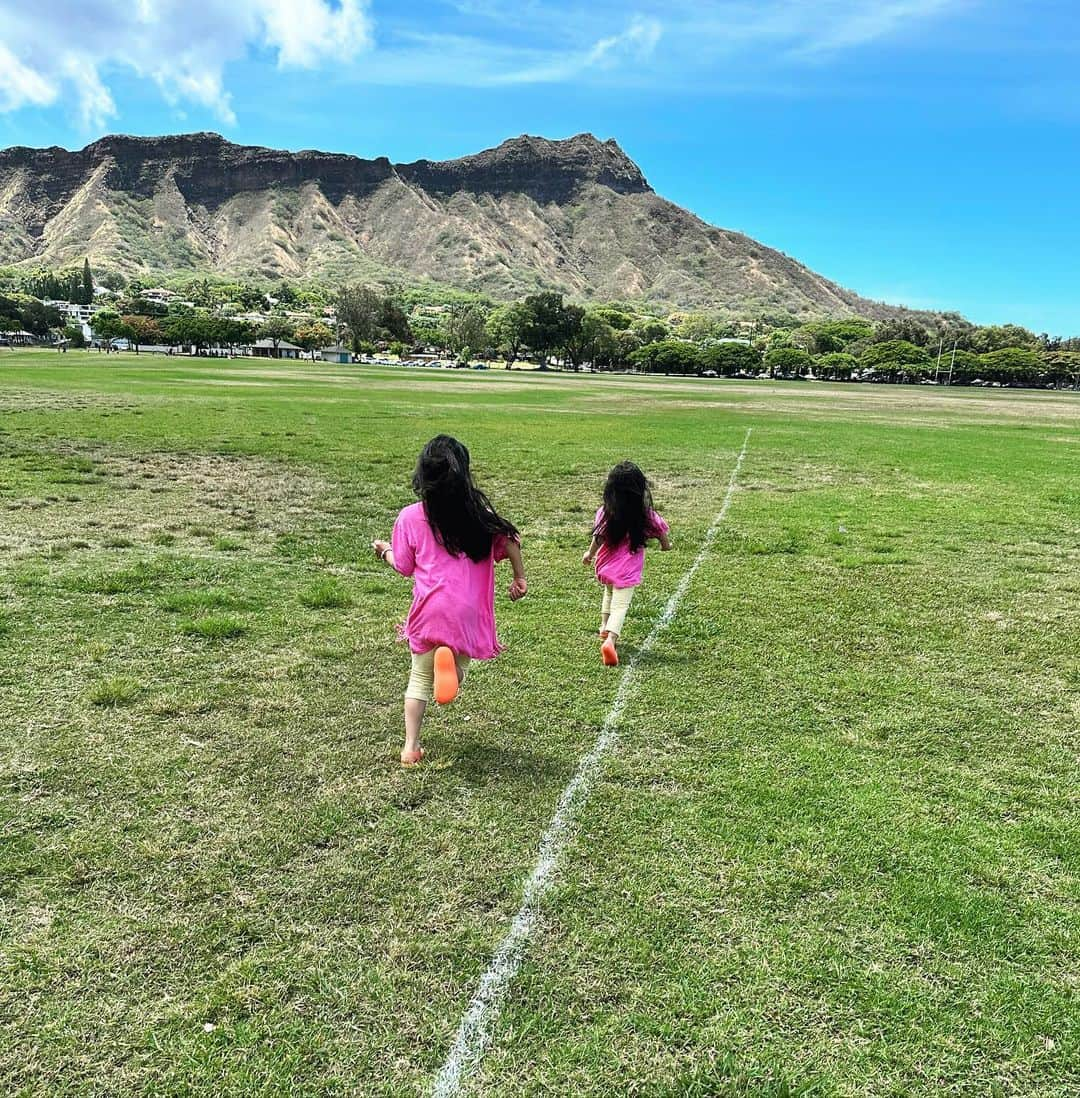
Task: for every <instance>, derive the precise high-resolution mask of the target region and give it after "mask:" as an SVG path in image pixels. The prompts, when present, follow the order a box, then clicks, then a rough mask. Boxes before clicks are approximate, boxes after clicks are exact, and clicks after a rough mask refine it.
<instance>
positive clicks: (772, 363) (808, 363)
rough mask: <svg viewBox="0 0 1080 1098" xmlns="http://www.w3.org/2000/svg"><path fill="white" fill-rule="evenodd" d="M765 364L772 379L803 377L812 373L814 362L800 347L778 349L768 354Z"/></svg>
mask: <svg viewBox="0 0 1080 1098" xmlns="http://www.w3.org/2000/svg"><path fill="white" fill-rule="evenodd" d="M764 363H765V368H766V369H767V370H768V371H769V375H770V376H771V377H801V376H802V375H803V374H805V373H808V372H809V371H810V369H811V368H812V367H813V364H814V360H813V359H812V358H811V357H810V355H809V353H808V352H807V351H803V350H800V349H799V348H798V347H776V348H774V349H773V350H770V351H768V352H767V353H766V355H765V358H764Z"/></svg>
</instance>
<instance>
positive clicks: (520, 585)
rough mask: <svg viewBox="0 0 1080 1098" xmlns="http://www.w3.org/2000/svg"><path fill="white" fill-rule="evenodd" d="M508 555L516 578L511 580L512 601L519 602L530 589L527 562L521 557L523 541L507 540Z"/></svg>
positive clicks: (510, 592)
mask: <svg viewBox="0 0 1080 1098" xmlns="http://www.w3.org/2000/svg"><path fill="white" fill-rule="evenodd" d="M506 556H507V558H508V559H509V561H510V567H511V568H512V569H513V570H514V578H513V579H512V580H511V581H510V591H509V594H510V601H511V602H517V600H518V599H523V598H524V597H525V594H526V592H527V591H528V590H529V584H528V582H527V581H526V579H525V564H524V562H523V561H522V559H521V543H520V542H517V541H515V540H514V539H513V538H509V539H508V540H507V542H506Z"/></svg>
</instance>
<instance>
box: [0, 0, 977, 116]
mask: <svg viewBox="0 0 1080 1098" xmlns="http://www.w3.org/2000/svg"><path fill="white" fill-rule="evenodd" d="M369 2H370V0H0V26H2V27H3V37H2V39H0V111H12V110H17V109H19V108H22V107H28V106H48V105H50V104H53V103H56V102H66V103H69V104H70V105H71V108H72V110H73V111H74V113H75V114H76V115H77V116H78V117H79V118H80V119H81V120H82V122H83V124H84V126H85V127H87V128H92V127H102V126H104V125H105V123H106V122H107V121H108V120H109V119H111V118H115V117H116V115H117V108H116V105H115V102H114V99H113V95H112V92H111V91H110V88H109V81H110V78H111V77H112V76H113V75H114V74H115V73H116V72H117V71H118V70H123V69H127V70H129V71H133V72H135V73H136V74H138V75H139V76H140V77H142V78H143V79H146V80H147V81H150V82H152V83H153V84H154V85H156V87H157V88H158V89H159V91H160V94H161V95H162V96H163V97H164V98H165V100H166V101H167V102H169V103H170V104H172V105H173V107H174V108H175V109H176V110H177V111H178V112H179V111H180V109H181V108H182V107H184V106H194V107H199V108H203V109H205V110H209V111H211V112H212V113H213V114H215V115H216V116H217V118H218V119H219V120H221V121H223V122H225V123H232V122H234V121H235V114H234V111H233V106H232V100H231V97H230V93H229V89H228V84H227V76H228V70H229V66H230V64H231V63H233V62H236V61H238V60H240V59H241V58H244V57H246V56H249V55H251V54H253V53H254V54H256V55H258V56H260V57H262V56H266V55H268V56H269V60H270V62H271V63H276V66H277V68H278V69H279V70H285V69H296V68H301V69H312V68H316V67H320V66H325V67H329V68H332V70H333V78H334V80H335V82H336V83H339V84H341V83H348V82H350V81H352V82H367V83H375V84H384V85H390V86H409V85H425V84H426V85H433V86H450V85H458V86H469V87H477V88H492V87H504V86H510V85H529V84H554V83H582V84H587V83H594V84H595V83H601V82H603V83H607V84H637V85H648V86H660V87H673V86H678V85H680V84H687V83H692V85H693V86H694V87H695V88H700V89H709V90H718V89H720V88H723V87H727V88H739V89H741V90H745V89H747V88H751V87H753V88H759V89H762V88H767V89H771V90H775V89H776V88H778V87H780V86H781V85H782V84H783V82H784V79H785V78H786V76H787V75H788V74H797V73H799V72H800V71H801V70H806V69H807V68H808V67H813V66H818V65H820V64H821V62H823V61H824V60H826V59H828V58H831V57H834V56H836V55H838V54H841V53H843V52H850V51H853V50H856V49H859V48H862V47H865V46H867V45H869V44H872V43H875V42H881V41H894V40H896V39H898V38H902V37H905V36H906V37H909V38H915V37H917V36H918V35H919V34H920V33H922V32H923V31H924V29H925V27H926V25H927V24H928V23H929V22H930V21H931V20H933V19H937V18H940V17H942V16H946V15H951V14H953V13H955V12H957V11H962V10H965V9H967V8H970V7H972V6H974V5H976V4H978V3H980V2H982V0H636V2H632V3H631V4H630V5H628V4H627V3H626V0H593V2H592V3H590V4H588V5H581V4H571V3H569V2H568V0H444V2H443V3H441V4H434V5H424V6H423V8H422V9H418V7H415V6H413V5H411V4H406V3H401V2H398V0H386V2H385V3H384V4H383V6H381V7H380V8H379V9H378V10H379V19H380V22H379V40H378V43H376V41H375V35H374V28H373V23H372V18H371V15H370V11H369ZM361 53H364V54H365V56H364V59H363V63H362V64H357V65H349V64H347V62H349V61H352V60H353V59H354V58H356V57H357V56H358V55H360V54H361ZM343 63H345V64H343Z"/></svg>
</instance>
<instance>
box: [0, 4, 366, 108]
mask: <svg viewBox="0 0 1080 1098" xmlns="http://www.w3.org/2000/svg"><path fill="white" fill-rule="evenodd" d="M0 26H2V27H3V28H4V30H3V42H2V43H0V111H11V110H17V109H19V108H20V107H25V106H48V105H50V104H52V103H55V102H57V101H58V100H65V101H67V100H70V101H71V103H72V105H73V107H74V110H75V113H76V114H77V116H78V117H79V119H80V120H81V121H82V123H83V125H84V126H86V127H87V128H90V127H94V126H102V125H104V124H105V122H106V121H107V120H108V119H109V118H112V117H115V116H116V113H117V110H116V105H115V102H114V100H113V97H112V94H111V92H110V91H109V88H108V86H107V81H108V78H109V74H110V73H112V72H115V71H116V70H118V69H130V70H134V72H136V73H137V74H138V75H140V76H142V77H144V78H147V79H150V80H152V81H153V82H154V83H155V84H156V85H157V86H158V88H159V89H160V90H161V93H162V94H163V95H164V96H165V98H166V99H167V100H168V101H169V102H171V103H174V104H180V103H181V102H190V103H194V104H198V105H199V106H203V107H206V108H208V109H210V110H212V111H213V112H214V113H215V114H216V115H217V116H218V117H219V118H220V119H221V120H222V121H225V122H231V121H233V120H234V115H233V110H232V105H231V102H230V98H229V94H228V91H227V90H226V87H225V76H226V70H227V67H228V65H229V64H230V62H233V61H236V60H239V59H240V58H242V57H244V56H245V55H246V54H248V53H249V52H251V51H252V50H266V51H269V52H270V53H271V54H273V55H275V56H276V60H277V64H278V65H279V67H281V68H315V67H317V66H319V65H322V64H325V63H327V62H329V61H334V60H350V59H352V58H353V57H355V56H356V55H357V54H358V53H359V52H360V51H362V50H364V49H367V48H369V47H370V45H371V23H370V19H369V17H368V13H367V7H366V0H199V2H196V3H190V2H185V0H39V2H37V3H34V4H29V3H24V2H23V0H0Z"/></svg>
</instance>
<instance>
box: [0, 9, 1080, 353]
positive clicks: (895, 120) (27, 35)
mask: <svg viewBox="0 0 1080 1098" xmlns="http://www.w3.org/2000/svg"><path fill="white" fill-rule="evenodd" d="M0 28H3V32H2V33H0V145H11V144H26V145H51V144H59V145H64V146H67V147H71V148H75V147H80V146H82V145H83V144H85V143H86V142H87V141H90V140H93V139H94V138H95V137H99V136H101V135H102V134H104V133H110V132H125V133H140V134H155V133H170V132H180V131H187V130H204V129H213V130H217V131H219V132H221V133H223V134H224V135H225V136H226V137H228V138H230V139H231V140H234V141H239V142H245V143H255V144H265V145H273V146H281V147H286V148H312V147H315V148H323V149H329V150H335V151H344V152H352V153H356V154H358V155H361V156H377V155H386V156H389V157H390V158H391V159H392V160H398V161H401V160H411V159H417V158H420V157H425V156H426V157H430V158H433V159H434V158H443V157H451V156H459V155H462V154H465V153H469V152H475V151H478V150H479V149H481V148H485V147H487V146H490V145H493V144H497V143H498V142H499V141H501V140H503V139H504V138H506V137H509V136H513V135H516V134H519V133H533V134H542V135H544V136H548V137H565V136H569V135H571V134H574V133H578V132H582V131H591V132H593V133H595V134H597V135H598V136H599V137H601V138H607V137H614V138H615V139H616V140H617V141H618V142H619V143H620V144H621V145H622V146H623V148H624V149H625V150H626V151H627V153H629V155H630V156H632V157H633V158H634V159H635V160H636V161H637V162H638V163H639V164H640V165H641V167H642V169H643V170H644V172H645V174H646V176H647V177H648V179H649V181H650V183H652V185H653V186H654V187H655V188H656V190H657V191H659V192H660V193H661V194H663V195H664V196H665V197H667V198H670V199H672V200H673V201H675V202H678V203H680V204H681V205H684V206H687V207H689V208H690V209H692V210H694V211H695V212H696V213H698V214H700V215H701V216H702V217H704V218H705V219H706V220H708V221H711V222H713V223H714V224H717V225H722V226H724V227H727V228H734V229H740V230H742V231H744V232H747V233H749V234H750V235H752V236H755V237H757V238H758V239H760V240H762V241H764V242H765V243H767V244H770V245H772V246H774V247H777V248H780V249H781V250H783V251H785V252H787V253H788V254H789V255H792V256H795V257H796V258H797V259H800V260H801V261H803V262H805V263H807V264H808V265H809V266H811V267H812V268H814V269H815V270H817V271H819V272H821V273H822V274H824V275H827V276H828V277H830V278H833V279H835V280H836V281H838V282H840V283H842V284H844V285H846V286H849V287H850V288H852V289H855V290H857V291H859V292H860V293H863V294H865V295H867V296H869V297H875V298H882V299H886V300H890V301H895V302H903V303H906V304H909V305H912V306H916V307H940V308H955V309H958V310H960V311H961V312H963V313H965V314H966V315H968V316H970V317H971V318H972V319H974V320H977V321H980V322H983V323H997V322H1004V321H1010V320H1011V321H1015V322H1019V323H1023V324H1026V325H1028V326H1029V327H1032V328H1034V329H1035V330H1036V331H1049V332H1051V333H1058V334H1069V335H1072V334H1080V217H1078V216H1077V214H1078V197H1077V196H1078V194H1080V5H1076V4H1075V3H1073V2H1069V0H1031V2H1029V3H1024V4H1018V3H1015V2H1006V0H877V2H870V0H813V2H810V0H760V2H749V0H741V2H727V0H724V2H716V3H708V2H691V0H663V2H661V0H642V2H640V3H634V2H632V0H631V2H630V3H625V2H615V0H594V2H593V3H590V4H588V5H571V4H567V3H564V2H563V0H558V2H553V3H540V2H535V0H518V2H516V3H506V2H503V0H427V2H418V3H390V2H384V0H371V2H368V3H365V2H363V0H203V2H201V3H197V2H196V3H192V2H190V0H188V2H184V0H78V2H74V0H39V2H37V3H35V4H33V5H31V4H28V3H27V2H26V0H0Z"/></svg>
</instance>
